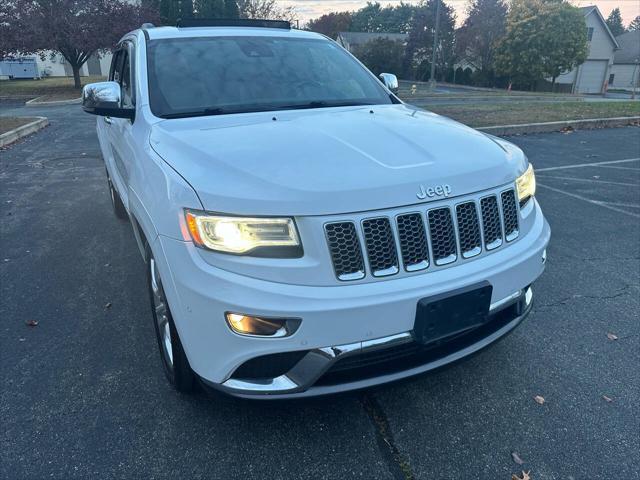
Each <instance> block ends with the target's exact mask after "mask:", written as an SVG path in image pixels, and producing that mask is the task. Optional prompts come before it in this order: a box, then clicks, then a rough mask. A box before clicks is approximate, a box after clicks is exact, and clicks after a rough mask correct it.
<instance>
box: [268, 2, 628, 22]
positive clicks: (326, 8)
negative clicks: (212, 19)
mask: <svg viewBox="0 0 640 480" xmlns="http://www.w3.org/2000/svg"><path fill="white" fill-rule="evenodd" d="M379 1H380V3H381V4H383V5H394V4H396V5H397V4H399V3H400V0H379ZM406 1H407V3H417V0H406ZM445 1H446V2H447V3H448V4H449V5H451V6H452V7H453V8H454V9H455V10H456V14H457V20H458V24H460V23H462V20H464V18H465V17H466V13H465V12H466V9H467V5H468V4H469V0H445ZM570 1H571V3H573V4H574V5H576V6H578V7H584V6H587V5H597V6H598V8H599V9H600V12H601V13H602V15H603V16H604V17H605V18H606V17H607V16H608V15H609V13H610V12H611V10H613V9H614V8H616V7H619V8H620V12H621V13H622V21H623V22H624V24H625V25H627V24H628V23H629V22H631V20H633V19H634V18H635V17H636V15H640V0H570ZM279 3H280V4H281V5H283V6H293V7H294V8H295V10H296V12H297V14H298V18H299V19H300V23H304V22H306V21H308V20H309V19H311V18H316V17H319V16H320V15H322V14H323V13H327V12H341V11H345V10H357V9H359V8H361V7H363V6H364V5H366V4H367V2H366V0H279Z"/></svg>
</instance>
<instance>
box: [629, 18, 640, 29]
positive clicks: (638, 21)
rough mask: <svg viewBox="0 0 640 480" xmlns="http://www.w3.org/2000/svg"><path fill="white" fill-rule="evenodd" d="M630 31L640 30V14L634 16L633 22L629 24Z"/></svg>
mask: <svg viewBox="0 0 640 480" xmlns="http://www.w3.org/2000/svg"><path fill="white" fill-rule="evenodd" d="M628 30H629V31H630V32H634V31H636V30H640V15H638V16H637V17H636V18H634V19H633V20H632V21H631V23H630V24H629V29H628Z"/></svg>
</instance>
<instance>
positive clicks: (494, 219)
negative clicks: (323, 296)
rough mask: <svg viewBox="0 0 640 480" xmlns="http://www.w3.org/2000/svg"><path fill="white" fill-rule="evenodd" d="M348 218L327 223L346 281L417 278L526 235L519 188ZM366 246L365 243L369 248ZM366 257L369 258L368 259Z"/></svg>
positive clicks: (332, 251)
mask: <svg viewBox="0 0 640 480" xmlns="http://www.w3.org/2000/svg"><path fill="white" fill-rule="evenodd" d="M423 208H424V209H421V211H418V212H416V211H414V212H410V213H399V214H396V215H395V218H394V217H393V215H386V214H385V215H381V216H377V217H363V216H361V215H357V218H358V219H357V220H356V219H353V220H342V221H335V222H329V223H326V224H325V225H324V229H325V236H326V238H327V243H328V246H329V253H330V256H331V260H332V262H333V267H334V271H335V274H336V277H337V278H338V279H339V280H342V281H349V280H351V281H354V280H361V279H363V278H365V276H366V271H369V270H370V272H371V273H370V274H371V275H373V276H374V277H376V278H379V277H385V276H389V275H395V274H398V273H399V272H400V262H402V267H403V270H404V272H406V273H405V275H407V274H412V273H417V272H419V271H421V270H426V269H427V268H429V267H430V266H431V264H434V265H435V266H436V267H442V266H445V265H449V264H451V263H454V262H456V261H457V260H458V256H461V257H462V258H463V259H470V258H472V257H475V256H478V255H480V254H481V253H482V252H483V249H484V250H485V251H491V250H494V249H496V248H499V247H500V246H502V245H503V244H504V243H505V240H506V241H507V242H512V241H514V240H515V239H516V238H517V237H518V236H519V233H520V224H519V210H518V206H517V204H516V195H515V190H514V189H513V188H510V189H508V190H505V191H502V192H499V191H497V192H495V193H491V194H489V195H486V196H484V197H476V198H472V199H468V200H463V201H462V203H459V204H457V205H455V207H453V205H451V206H448V205H445V206H437V207H435V208H432V209H428V207H426V206H425V207H423ZM363 243H364V245H363ZM365 255H366V256H365Z"/></svg>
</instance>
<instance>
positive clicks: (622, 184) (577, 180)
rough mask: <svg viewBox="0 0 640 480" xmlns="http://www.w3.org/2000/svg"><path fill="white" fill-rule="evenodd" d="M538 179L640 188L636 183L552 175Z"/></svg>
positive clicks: (540, 176)
mask: <svg viewBox="0 0 640 480" xmlns="http://www.w3.org/2000/svg"><path fill="white" fill-rule="evenodd" d="M538 178H555V179H556V180H572V181H574V182H589V183H606V184H609V185H620V186H622V187H636V188H637V187H640V185H639V184H637V183H622V182H608V181H606V180H598V179H596V178H574V177H554V176H553V175H538Z"/></svg>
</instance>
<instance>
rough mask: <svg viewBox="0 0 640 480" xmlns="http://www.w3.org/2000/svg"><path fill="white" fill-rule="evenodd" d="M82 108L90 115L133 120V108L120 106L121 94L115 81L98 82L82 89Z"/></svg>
mask: <svg viewBox="0 0 640 480" xmlns="http://www.w3.org/2000/svg"><path fill="white" fill-rule="evenodd" d="M82 109H83V110H84V111H85V112H87V113H91V114H92V115H101V116H105V117H114V118H128V119H129V120H133V118H134V116H135V109H134V108H131V107H126V108H123V107H122V94H121V90H120V85H119V84H118V83H117V82H98V83H90V84H88V85H85V86H84V88H83V89H82Z"/></svg>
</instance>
